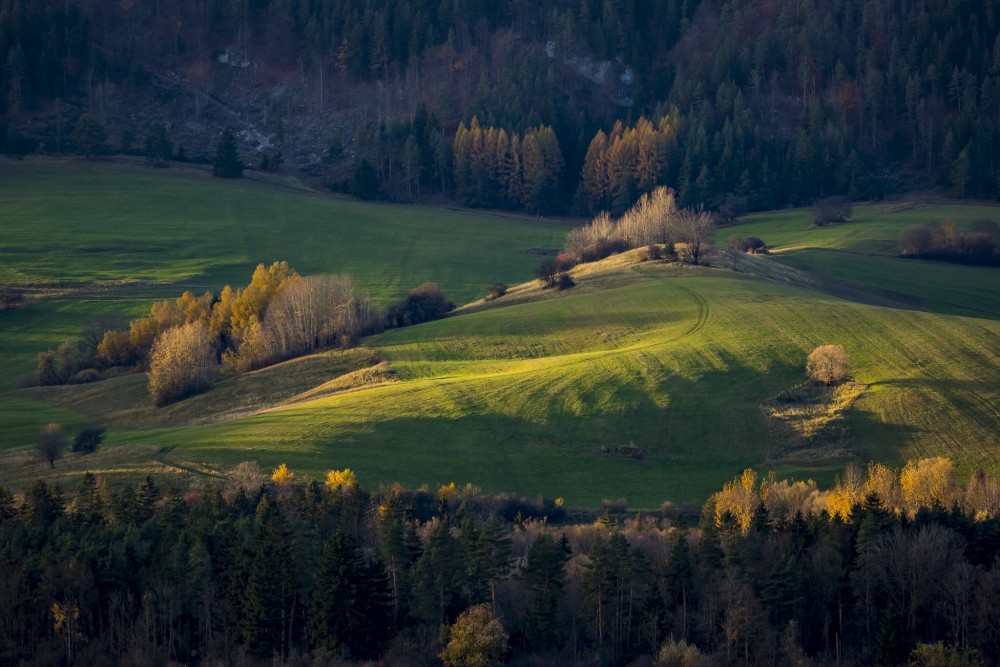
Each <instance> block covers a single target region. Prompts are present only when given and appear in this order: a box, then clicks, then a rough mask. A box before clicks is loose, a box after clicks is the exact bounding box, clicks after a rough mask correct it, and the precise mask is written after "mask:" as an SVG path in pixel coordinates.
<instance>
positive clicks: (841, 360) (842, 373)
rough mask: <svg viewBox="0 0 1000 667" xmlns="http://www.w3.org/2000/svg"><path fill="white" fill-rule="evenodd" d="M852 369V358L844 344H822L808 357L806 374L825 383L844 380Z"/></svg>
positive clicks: (829, 383)
mask: <svg viewBox="0 0 1000 667" xmlns="http://www.w3.org/2000/svg"><path fill="white" fill-rule="evenodd" d="M850 371H851V359H850V357H848V356H847V351H846V350H844V347H843V346H842V345H820V346H819V347H817V348H816V349H815V350H813V351H812V352H810V353H809V358H808V359H806V375H808V376H809V377H810V378H811V379H812V380H814V381H816V382H819V383H821V384H825V385H831V384H834V383H836V382H843V381H844V380H846V379H847V377H848V373H850Z"/></svg>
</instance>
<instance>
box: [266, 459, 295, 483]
mask: <svg viewBox="0 0 1000 667" xmlns="http://www.w3.org/2000/svg"><path fill="white" fill-rule="evenodd" d="M294 479H295V473H294V472H292V471H291V470H289V469H288V466H287V465H285V464H284V463H282V464H281V465H280V466H278V467H277V468H275V469H274V474H273V475H271V481H272V482H274V483H275V484H288V483H290V482H292V481H293V480H294Z"/></svg>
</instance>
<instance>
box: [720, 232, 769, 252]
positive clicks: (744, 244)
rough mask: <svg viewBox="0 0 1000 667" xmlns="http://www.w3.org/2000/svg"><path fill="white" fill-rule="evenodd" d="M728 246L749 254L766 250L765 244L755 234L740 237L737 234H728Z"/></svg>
mask: <svg viewBox="0 0 1000 667" xmlns="http://www.w3.org/2000/svg"><path fill="white" fill-rule="evenodd" d="M728 241H729V248H730V249H731V250H736V251H737V252H745V253H748V254H751V255H759V254H763V253H766V252H767V244H766V243H764V241H762V240H761V239H759V238H757V237H756V236H748V237H747V238H745V239H741V238H739V237H738V236H730V237H729V239H728Z"/></svg>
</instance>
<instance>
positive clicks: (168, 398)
mask: <svg viewBox="0 0 1000 667" xmlns="http://www.w3.org/2000/svg"><path fill="white" fill-rule="evenodd" d="M214 366H215V342H214V341H213V340H212V338H211V336H210V335H209V333H208V327H206V326H205V324H204V323H203V322H200V321H199V322H188V323H187V324H183V325H180V326H176V327H172V328H170V329H167V330H166V331H164V332H163V333H162V334H160V335H159V336H158V337H157V338H156V341H155V342H154V343H153V346H152V349H151V351H150V357H149V375H148V388H149V395H150V396H152V398H153V401H154V402H155V403H156V404H157V405H166V404H167V403H172V402H173V401H178V400H180V399H182V398H184V397H186V396H189V395H190V394H194V393H196V392H199V391H201V390H203V389H205V388H206V387H208V385H209V382H210V380H211V374H212V369H213V368H214Z"/></svg>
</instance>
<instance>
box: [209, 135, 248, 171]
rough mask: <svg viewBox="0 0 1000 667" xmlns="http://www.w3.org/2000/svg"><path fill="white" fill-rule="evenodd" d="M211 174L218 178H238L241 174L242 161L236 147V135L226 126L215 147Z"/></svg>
mask: <svg viewBox="0 0 1000 667" xmlns="http://www.w3.org/2000/svg"><path fill="white" fill-rule="evenodd" d="M212 174H213V175H214V176H218V177H219V178H240V177H241V176H243V162H242V161H241V160H240V154H239V150H238V149H237V147H236V137H234V136H233V131H232V130H230V129H229V128H228V127H227V128H226V129H225V131H224V132H223V133H222V137H221V138H220V139H219V144H218V146H217V147H216V149H215V161H214V162H213V163H212Z"/></svg>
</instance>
